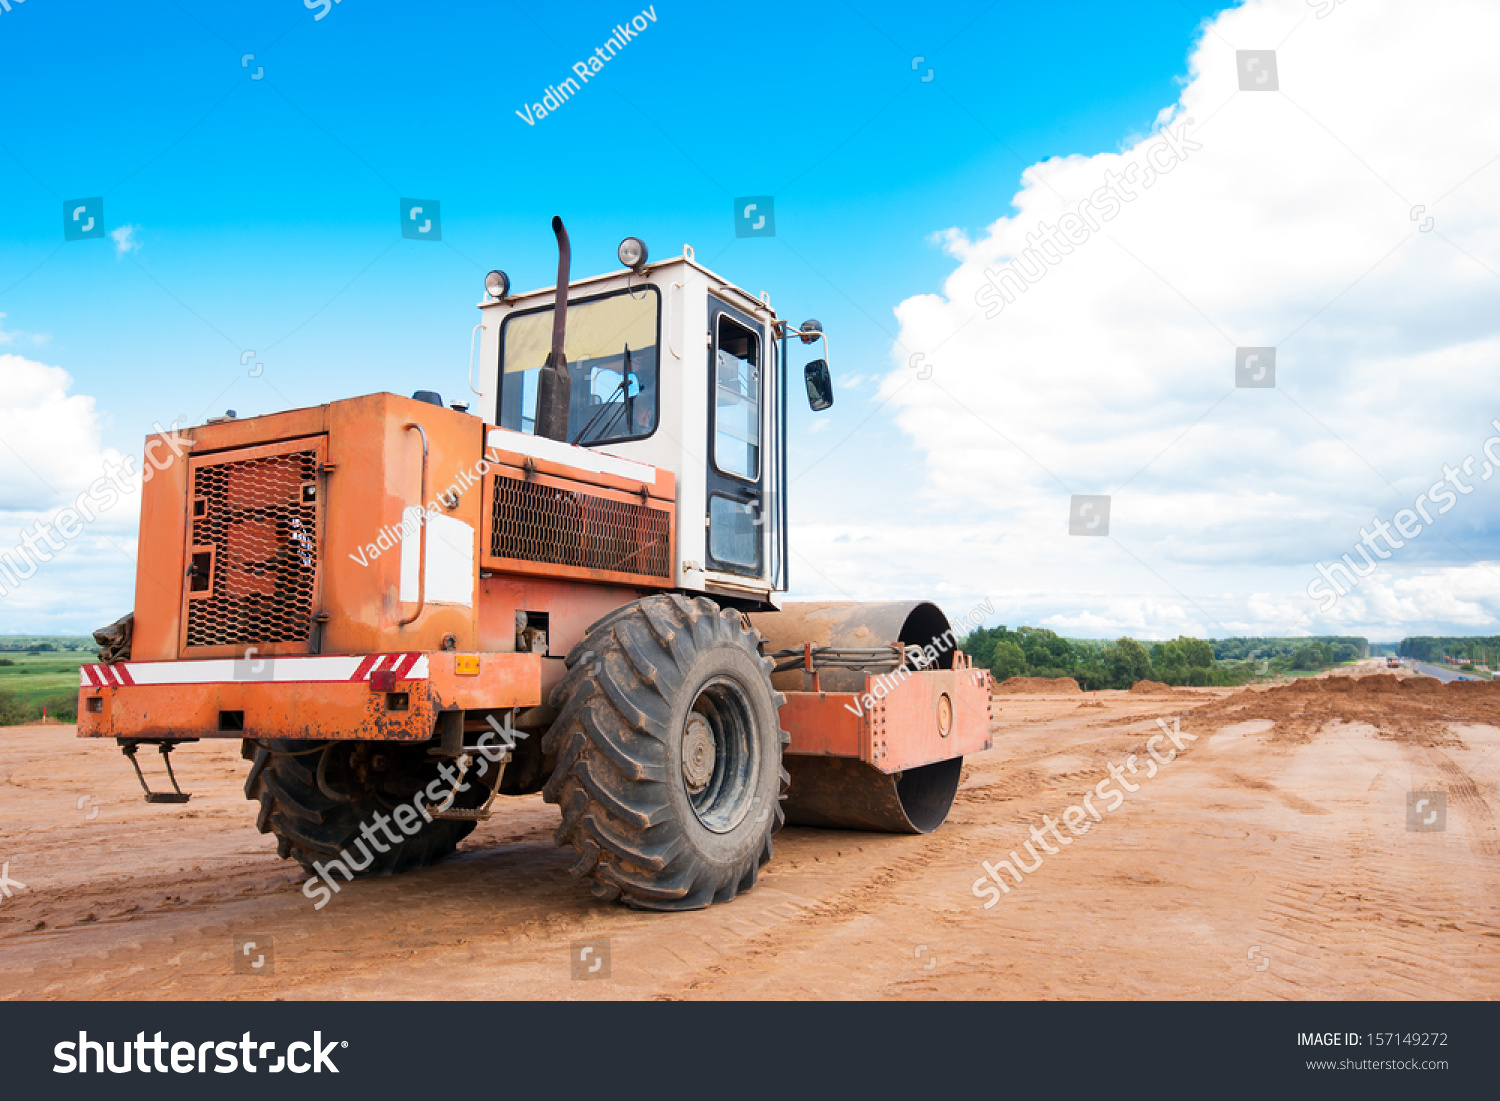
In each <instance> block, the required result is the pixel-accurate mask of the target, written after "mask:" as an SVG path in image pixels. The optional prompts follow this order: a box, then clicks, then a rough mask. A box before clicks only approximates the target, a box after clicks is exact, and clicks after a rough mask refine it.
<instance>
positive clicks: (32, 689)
mask: <svg viewBox="0 0 1500 1101" xmlns="http://www.w3.org/2000/svg"><path fill="white" fill-rule="evenodd" d="M94 660H96V658H95V656H94V651H93V650H88V651H87V652H78V651H73V652H71V653H47V652H43V653H39V654H32V653H24V652H18V651H14V650H0V726H14V725H15V724H17V723H25V722H34V721H36V720H37V719H39V718H41V717H42V708H43V707H46V709H47V715H48V717H50V718H58V719H61V720H63V721H64V722H73V721H74V720H75V719H76V718H77V717H78V667H79V666H80V665H82V664H83V663H84V662H86V661H94ZM7 663H9V664H7Z"/></svg>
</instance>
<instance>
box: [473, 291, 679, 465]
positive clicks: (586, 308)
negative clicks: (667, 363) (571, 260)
mask: <svg viewBox="0 0 1500 1101" xmlns="http://www.w3.org/2000/svg"><path fill="white" fill-rule="evenodd" d="M660 301H661V298H660V293H659V292H658V291H657V289H656V288H655V287H654V286H650V285H649V284H648V285H646V286H641V287H633V288H631V289H629V290H624V291H615V292H613V293H611V294H603V295H597V296H595V297H593V298H584V299H579V300H578V301H570V302H569V303H568V319H567V326H568V331H567V335H566V338H565V339H564V343H563V355H564V357H565V358H566V359H567V361H568V375H569V376H570V377H571V379H572V382H573V386H572V392H571V403H570V405H569V409H568V442H569V443H576V444H585V445H587V444H600V443H610V442H616V441H619V440H638V439H642V438H644V437H646V436H649V435H651V433H652V432H654V431H656V419H657V404H658V403H657V390H658V387H657V382H658V377H657V374H658V357H657V332H658V328H659V316H660ZM552 315H553V307H552V306H545V307H542V308H540V309H535V310H526V311H524V312H522V313H514V314H511V315H510V316H509V317H507V318H506V319H505V322H504V324H503V325H502V327H501V329H500V408H499V410H498V413H499V415H498V417H497V423H498V424H499V425H500V427H502V428H510V429H514V430H515V431H517V432H535V431H536V394H537V379H538V377H539V372H540V370H541V368H542V365H543V364H544V363H546V361H547V353H548V352H549V351H551V349H552Z"/></svg>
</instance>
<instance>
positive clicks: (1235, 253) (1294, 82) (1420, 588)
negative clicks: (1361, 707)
mask: <svg viewBox="0 0 1500 1101" xmlns="http://www.w3.org/2000/svg"><path fill="white" fill-rule="evenodd" d="M1309 14H1310V12H1309V9H1308V8H1307V6H1306V5H1305V4H1303V3H1300V2H1296V0H1276V2H1251V3H1247V4H1246V5H1245V6H1243V7H1240V8H1236V9H1234V10H1231V11H1228V12H1225V13H1223V14H1222V15H1220V16H1218V17H1217V18H1216V19H1214V20H1213V21H1212V23H1211V25H1209V26H1208V27H1207V29H1206V30H1205V33H1204V34H1203V37H1202V38H1201V39H1200V41H1199V43H1198V44H1197V45H1196V47H1195V48H1194V50H1193V52H1192V55H1191V58H1190V63H1189V75H1188V78H1187V79H1186V81H1185V83H1184V87H1183V91H1182V94H1181V97H1180V99H1179V100H1178V102H1177V103H1175V104H1172V105H1167V106H1166V107H1164V108H1163V111H1162V113H1161V115H1160V118H1159V121H1160V122H1161V123H1162V124H1163V125H1164V126H1165V127H1167V128H1168V129H1169V130H1171V131H1173V132H1174V133H1176V134H1177V135H1179V144H1180V146H1182V147H1183V148H1185V150H1186V152H1185V159H1179V160H1178V161H1177V162H1175V163H1174V164H1172V165H1170V168H1169V170H1168V171H1159V172H1155V173H1154V174H1153V175H1152V176H1149V177H1148V176H1146V175H1145V172H1144V171H1143V169H1144V168H1146V167H1149V166H1150V164H1152V163H1154V164H1155V165H1156V166H1157V168H1161V167H1162V164H1163V162H1164V161H1165V155H1164V154H1162V153H1157V154H1154V155H1155V156H1156V157H1157V158H1158V159H1157V160H1156V161H1154V162H1151V161H1148V160H1147V157H1148V154H1150V151H1151V147H1152V146H1153V144H1157V143H1160V142H1161V140H1162V139H1161V138H1160V137H1157V136H1148V137H1146V138H1145V139H1142V140H1139V141H1136V142H1135V143H1134V144H1131V145H1128V146H1126V147H1125V148H1124V149H1123V150H1122V151H1121V152H1118V153H1117V152H1108V153H1099V154H1095V155H1092V156H1085V155H1074V156H1067V157H1058V158H1054V159H1051V160H1048V161H1045V162H1042V163H1040V164H1036V165H1033V166H1031V167H1030V168H1029V169H1027V171H1026V172H1025V173H1024V175H1023V185H1022V188H1021V190H1020V191H1019V192H1018V193H1016V194H1015V195H1014V196H1009V195H997V196H996V208H997V212H998V211H1000V210H1003V209H1005V208H1006V207H1007V206H1009V207H1011V208H1013V209H1012V210H1011V211H1010V212H1008V213H1006V214H1004V215H1003V216H1001V217H999V218H998V219H997V220H996V221H995V222H994V223H992V224H991V225H989V226H988V227H987V228H986V229H985V230H984V231H983V232H980V233H977V234H970V233H967V232H965V231H962V230H960V229H955V228H950V229H945V230H940V231H938V232H937V233H936V235H935V238H934V239H935V240H936V241H937V242H938V243H939V244H940V245H941V247H943V248H944V250H945V251H947V252H948V253H949V254H950V255H951V256H953V257H954V259H955V260H957V261H958V264H957V267H956V268H955V269H954V270H953V272H952V273H951V274H950V275H949V277H948V278H947V280H946V281H945V283H944V285H943V288H942V293H941V294H937V293H932V294H924V295H919V296H917V297H914V298H910V299H907V300H906V301H905V302H902V303H901V304H900V306H899V307H898V309H897V317H898V319H899V322H900V325H901V329H900V334H899V341H898V343H897V345H896V346H895V347H894V348H893V349H892V359H891V363H892V368H893V370H892V371H891V372H890V373H889V374H888V375H887V376H886V378H885V379H884V381H883V383H882V386H881V396H883V397H889V398H890V400H891V406H892V407H893V408H895V409H896V410H898V412H897V413H896V420H897V423H898V425H899V426H900V427H901V429H903V430H904V431H905V432H906V433H907V434H908V435H909V437H910V438H911V441H912V444H913V446H914V448H915V449H916V450H917V451H918V452H919V453H920V454H921V456H922V458H923V460H924V462H925V486H924V492H923V501H924V503H925V505H926V506H927V507H928V508H929V509H931V510H933V511H934V512H935V513H938V514H945V513H946V514H950V515H951V514H953V513H955V512H959V511H962V510H966V509H969V508H972V505H973V502H974V501H975V500H976V499H977V500H982V501H986V502H991V503H992V504H993V508H992V510H991V521H992V527H993V529H994V531H995V542H994V544H993V545H992V546H991V547H989V548H987V549H986V550H985V552H984V553H979V554H975V555H972V556H970V560H969V561H966V562H964V563H962V564H961V566H960V564H959V563H954V564H953V566H954V567H958V568H962V569H965V570H974V571H976V572H975V573H974V575H973V577H974V582H973V583H974V585H975V586H976V587H979V588H989V587H992V585H986V584H985V579H986V578H990V579H994V578H997V577H1002V578H1003V579H1004V580H1005V581H1006V582H1007V583H1013V582H1014V580H1015V579H1016V578H1017V577H1025V578H1026V579H1027V581H1028V588H1033V587H1035V588H1040V589H1042V593H1041V594H1040V595H1041V597H1042V598H1041V600H1039V601H1033V600H1028V601H1027V602H1026V603H1025V604H1024V605H1023V604H1020V603H1017V604H1016V605H1014V606H1013V608H1014V611H1015V613H1021V612H1024V613H1025V614H1026V615H1034V616H1035V618H1032V619H1030V620H1029V621H1030V622H1048V623H1056V624H1057V625H1058V628H1059V629H1062V628H1064V627H1066V628H1067V629H1069V630H1071V631H1074V632H1075V633H1090V634H1092V633H1110V632H1113V631H1116V630H1119V629H1122V628H1125V627H1129V628H1131V629H1134V630H1139V631H1142V632H1146V631H1148V630H1149V631H1153V632H1156V633H1164V632H1170V633H1172V634H1175V633H1177V631H1178V630H1179V629H1186V628H1187V626H1192V625H1194V624H1196V625H1197V626H1198V627H1200V628H1201V629H1202V630H1204V631H1206V632H1207V633H1210V634H1223V633H1226V629H1233V630H1235V631H1236V632H1238V631H1239V630H1240V629H1243V630H1244V631H1246V632H1247V633H1248V632H1250V631H1267V632H1274V633H1290V632H1293V631H1297V632H1299V633H1301V632H1306V631H1309V630H1311V631H1320V630H1323V629H1333V628H1338V629H1342V630H1351V629H1361V630H1371V631H1375V632H1376V634H1377V637H1382V638H1384V637H1390V636H1391V635H1392V634H1396V635H1399V634H1401V633H1404V631H1405V630H1406V626H1405V625H1409V624H1417V623H1423V624H1428V625H1429V626H1437V625H1441V624H1448V625H1450V626H1454V627H1457V626H1460V625H1462V626H1463V629H1465V630H1478V629H1489V630H1493V629H1496V627H1497V623H1500V620H1497V614H1500V592H1495V593H1492V592H1491V591H1490V590H1489V589H1487V588H1485V581H1484V580H1483V579H1484V578H1487V577H1490V576H1491V575H1492V573H1494V571H1492V570H1491V569H1490V568H1489V567H1481V566H1474V565H1471V563H1472V561H1473V560H1474V559H1475V558H1485V557H1487V555H1486V554H1484V553H1481V552H1480V551H1478V550H1475V549H1474V544H1475V543H1476V538H1478V539H1482V538H1483V536H1482V532H1483V531H1484V530H1485V529H1486V527H1487V524H1488V521H1489V520H1490V519H1500V507H1497V502H1496V500H1495V494H1494V492H1493V489H1492V488H1491V487H1490V486H1485V487H1481V490H1482V491H1481V492H1479V493H1476V494H1475V495H1474V496H1473V497H1469V498H1465V500H1464V502H1463V505H1464V509H1465V510H1466V511H1464V512H1455V514H1454V516H1453V520H1454V521H1455V523H1454V524H1453V525H1451V526H1450V529H1449V530H1447V531H1446V532H1444V533H1443V536H1444V538H1441V539H1440V538H1439V537H1438V536H1436V535H1434V536H1431V537H1426V538H1424V540H1423V542H1422V545H1421V546H1420V548H1416V549H1414V550H1413V552H1411V553H1408V554H1407V556H1406V557H1405V558H1397V559H1395V560H1393V561H1392V563H1390V564H1389V565H1387V566H1385V567H1383V569H1382V574H1381V579H1380V580H1375V579H1372V581H1371V582H1367V583H1366V585H1365V586H1362V591H1361V592H1360V593H1359V594H1358V595H1357V596H1353V595H1352V596H1351V597H1349V598H1346V599H1345V601H1343V602H1341V603H1340V605H1339V606H1338V607H1337V608H1336V609H1334V611H1333V612H1332V613H1330V616H1329V617H1321V616H1319V615H1318V614H1317V611H1316V604H1315V603H1314V602H1313V601H1310V600H1309V599H1308V598H1307V597H1306V596H1305V594H1304V593H1303V592H1302V588H1303V586H1304V585H1305V583H1306V580H1307V578H1308V576H1309V575H1310V570H1311V564H1312V562H1314V561H1315V560H1318V559H1327V558H1330V557H1335V556H1337V555H1338V554H1340V553H1342V552H1344V551H1345V550H1347V549H1348V548H1349V546H1350V545H1351V543H1353V542H1354V541H1356V540H1357V539H1358V538H1359V535H1358V529H1359V527H1360V525H1362V524H1368V523H1369V520H1370V517H1371V516H1372V515H1374V514H1375V513H1377V512H1379V513H1380V514H1382V515H1384V516H1386V517H1389V516H1390V515H1391V513H1392V512H1393V511H1394V509H1395V508H1398V507H1401V506H1403V505H1406V504H1409V503H1410V501H1411V499H1412V497H1413V496H1414V495H1415V494H1416V493H1418V492H1420V491H1421V487H1423V486H1426V485H1429V484H1430V483H1431V482H1432V481H1433V480H1434V479H1435V478H1439V477H1442V471H1443V467H1444V464H1456V463H1459V462H1461V461H1462V459H1463V458H1464V457H1465V456H1466V455H1469V454H1474V453H1477V451H1478V448H1479V447H1480V446H1481V445H1482V443H1483V441H1484V439H1485V438H1486V437H1487V436H1488V435H1490V434H1492V430H1491V429H1490V428H1489V426H1488V421H1489V418H1490V417H1491V416H1493V415H1494V414H1495V413H1496V412H1497V411H1500V371H1497V370H1496V367H1497V366H1500V311H1497V310H1496V309H1495V301H1496V296H1497V294H1500V275H1497V273H1500V204H1496V203H1495V202H1494V199H1493V195H1494V191H1495V188H1496V187H1497V186H1500V157H1497V154H1500V113H1497V112H1495V111H1494V110H1493V104H1494V103H1495V102H1496V101H1497V100H1500V68H1497V67H1495V66H1494V65H1493V62H1492V57H1491V54H1492V48H1493V43H1494V42H1495V41H1500V8H1497V7H1496V6H1495V5H1493V4H1486V3H1478V2H1454V3H1450V4H1444V5H1441V6H1427V5H1423V6H1414V5H1409V4H1403V3H1400V2H1399V0H1365V2H1363V3H1361V4H1359V5H1347V6H1341V7H1338V8H1337V10H1336V11H1334V12H1332V13H1331V14H1330V16H1329V18H1326V19H1314V18H1308V16H1309ZM1299 24H1300V25H1299ZM1278 43H1279V44H1280V46H1279V47H1278V49H1277V62H1278V70H1279V81H1280V89H1281V90H1280V92H1264V93H1262V92H1249V91H1246V92H1242V91H1239V90H1238V88H1237V74H1236V57H1235V50H1236V48H1238V49H1264V48H1270V47H1271V46H1276V45H1277V44H1278ZM1189 119H1191V120H1192V122H1191V124H1188V123H1187V120H1189ZM1184 126H1185V135H1186V138H1187V139H1188V140H1191V141H1194V142H1197V143H1199V144H1200V145H1201V148H1200V149H1192V148H1191V147H1190V146H1186V145H1185V143H1183V142H1182V141H1181V136H1182V135H1183V133H1184V129H1183V128H1184ZM1131 162H1136V163H1139V164H1141V165H1142V166H1143V168H1142V169H1137V170H1135V174H1134V175H1132V176H1130V177H1127V178H1128V179H1133V180H1134V181H1135V186H1134V187H1132V186H1131V185H1130V184H1129V183H1126V184H1124V185H1117V186H1122V189H1123V190H1124V191H1125V192H1133V193H1134V197H1133V198H1130V199H1128V200H1125V201H1120V202H1118V203H1117V204H1116V205H1118V207H1119V209H1118V212H1117V213H1115V214H1114V216H1112V217H1110V216H1108V215H1107V214H1106V215H1105V216H1103V217H1101V216H1100V214H1099V212H1100V211H1101V210H1102V209H1105V208H1104V207H1103V206H1102V205H1101V203H1102V197H1099V198H1097V199H1096V200H1095V201H1094V203H1093V204H1091V206H1090V209H1091V210H1093V211H1094V213H1095V220H1096V223H1097V225H1098V229H1097V230H1096V231H1095V230H1085V231H1083V232H1082V233H1081V234H1080V232H1079V230H1078V229H1077V223H1071V222H1070V223H1069V226H1065V227H1064V232H1068V231H1069V229H1070V228H1071V232H1072V233H1073V238H1072V242H1071V244H1070V246H1069V247H1070V248H1071V251H1067V252H1065V250H1064V249H1063V248H1061V247H1058V246H1053V247H1051V248H1050V249H1047V250H1046V251H1049V252H1050V253H1051V254H1052V261H1054V262H1049V261H1047V260H1045V259H1042V258H1040V257H1039V256H1038V255H1037V252H1038V250H1041V249H1042V246H1040V245H1039V244H1038V243H1037V242H1038V241H1039V240H1040V239H1041V235H1044V234H1047V233H1050V232H1051V231H1050V229H1049V228H1048V227H1051V226H1056V225H1058V224H1059V222H1060V220H1061V219H1062V217H1063V215H1064V214H1065V213H1067V212H1068V211H1076V210H1078V209H1079V203H1080V202H1083V201H1086V200H1088V199H1089V197H1090V196H1099V192H1100V189H1101V188H1104V187H1106V186H1107V185H1108V184H1109V182H1110V181H1111V180H1117V179H1118V176H1119V175H1121V174H1124V173H1126V172H1127V171H1130V170H1129V169H1128V168H1127V166H1128V165H1129V164H1130V163H1131ZM1147 179H1150V181H1151V186H1150V187H1144V186H1141V185H1142V184H1143V183H1144V181H1145V180H1147ZM1418 208H1421V209H1418ZM1429 217H1430V218H1432V219H1433V221H1432V223H1431V226H1430V228H1429V229H1426V230H1424V229H1423V228H1422V227H1423V226H1426V225H1428V223H1427V221H1426V219H1427V218H1429ZM1080 237H1081V240H1080ZM1028 242H1030V246H1031V249H1032V251H1031V253H1030V254H1028V253H1027V252H1026V250H1027V248H1028ZM1064 243H1065V244H1067V243H1068V242H1066V241H1065V242H1064ZM1017 257H1021V258H1022V259H1021V260H1020V262H1021V263H1023V264H1029V265H1031V266H1032V270H1033V272H1034V273H1035V272H1044V274H1040V275H1039V276H1038V277H1036V278H1035V279H1034V281H1033V282H1031V283H1030V284H1029V285H1028V286H1027V287H1026V289H1025V290H1024V292H1022V291H1016V292H1014V300H1013V301H1010V302H1008V303H1006V302H1003V300H1001V304H1002V305H1003V309H1001V310H1000V311H999V314H998V316H996V317H993V318H990V319H986V318H985V317H984V316H983V313H984V311H983V309H981V308H980V307H979V306H977V305H976V294H977V293H979V292H980V291H981V288H983V287H985V286H986V283H987V281H986V277H985V270H986V269H987V268H989V269H993V270H996V271H998V270H999V269H1000V268H1001V267H1003V266H1004V265H1005V264H1006V263H1007V262H1009V261H1011V260H1013V259H1015V258H1017ZM985 301H986V302H987V303H988V305H989V306H991V307H993V306H994V305H995V304H996V299H995V298H993V297H987V298H986V300H985ZM1237 346H1245V347H1261V346H1274V347H1276V350H1277V354H1276V388H1275V389H1241V388H1236V386H1235V374H1234V365H1235V349H1236V347H1237ZM939 347H941V353H940V354H937V349H938V348H939ZM914 352H925V353H926V354H927V356H928V357H929V358H930V359H931V360H932V362H933V365H934V370H933V376H932V378H931V380H919V379H917V378H915V377H914V376H913V374H912V372H911V371H909V370H905V369H904V368H905V366H906V363H907V361H908V357H909V356H910V355H911V354H912V353H914ZM1195 422H1196V423H1195ZM1492 484H1493V483H1492ZM1070 492H1071V493H1113V495H1114V501H1113V510H1112V516H1111V534H1112V536H1114V537H1115V541H1117V542H1115V544H1114V545H1111V543H1112V541H1111V540H1094V539H1080V538H1071V539H1070V538H1068V537H1066V536H1065V535H1062V534H1061V533H1062V532H1063V531H1064V530H1065V527H1066V516H1067V508H1068V495H1069V493H1070ZM906 522H908V523H914V522H916V521H911V520H908V521H906ZM1461 524H1464V525H1468V526H1469V529H1470V530H1468V531H1465V530H1464V529H1463V528H1461V527H1460V525H1461ZM887 530H888V529H887ZM922 530H923V531H927V530H930V525H927V524H925V523H923V524H922ZM1476 532H1479V533H1481V534H1480V535H1479V536H1477V537H1476V534H1475V533H1476ZM1449 540H1451V542H1448V541H1449ZM887 541H889V539H888V537H887ZM1453 544H1459V545H1460V546H1461V547H1465V548H1466V549H1467V552H1466V551H1465V550H1455V549H1454V546H1453ZM852 545H853V546H856V547H857V546H859V543H858V542H857V541H856V542H855V543H854V544H852ZM1101 545H1102V547H1101ZM1418 550H1419V551H1420V554H1421V557H1417V553H1416V552H1417V551H1418ZM871 557H873V554H872V555H871ZM1488 557H1493V555H1488ZM849 565H850V566H852V565H853V563H850V564H849ZM859 568H860V569H867V568H868V562H867V561H866V562H863V563H861V565H860V567H859ZM951 568H953V567H950V569H951ZM930 576H932V577H933V578H934V579H937V578H942V577H952V576H954V575H953V574H952V573H951V572H949V571H948V570H936V569H934V570H933V571H932V573H931V575H930ZM1497 576H1500V575H1497ZM1083 579H1086V583H1084V581H1083ZM1034 581H1036V582H1040V584H1036V585H1033V582H1034ZM1366 589H1368V591H1364V590H1366ZM1205 593H1214V594H1217V595H1214V596H1212V597H1210V596H1205V595H1203V594H1205ZM1007 614H1010V613H1007ZM1011 618H1012V620H1015V619H1017V618H1018V614H1011ZM1187 621H1192V622H1187ZM1185 623H1186V625H1184V624H1185ZM1094 628H1097V630H1095V629H1094Z"/></svg>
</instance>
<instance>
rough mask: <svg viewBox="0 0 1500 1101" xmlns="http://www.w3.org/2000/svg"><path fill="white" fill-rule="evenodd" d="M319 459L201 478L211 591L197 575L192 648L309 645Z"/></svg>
mask: <svg viewBox="0 0 1500 1101" xmlns="http://www.w3.org/2000/svg"><path fill="white" fill-rule="evenodd" d="M317 466H318V463H317V452H315V451H294V452H290V453H288V454H285V455H271V456H268V457H266V458H260V459H244V460H241V461H239V462H233V461H230V462H223V463H218V464H215V465H213V466H201V467H199V468H198V469H197V470H195V471H194V472H193V502H192V525H193V530H192V545H191V546H190V547H189V548H188V553H189V556H190V558H191V560H192V561H193V562H194V563H195V566H197V565H200V564H204V565H206V561H205V560H206V558H207V553H208V552H209V550H210V548H212V573H211V575H210V576H211V581H212V585H211V588H210V589H208V590H206V591H207V595H204V596H193V592H194V586H195V585H202V584H205V582H204V581H203V580H202V579H201V577H202V574H201V571H199V573H198V576H196V577H195V575H194V574H192V573H190V574H189V576H188V582H187V584H188V590H189V595H190V597H192V599H189V600H188V614H187V645H188V646H233V645H241V644H247V643H264V642H302V641H305V640H306V639H307V638H308V637H309V636H310V635H311V633H312V615H313V591H314V583H315V581H316V579H317V571H318V548H317V541H316V540H317V531H318V522H317V521H318V501H317Z"/></svg>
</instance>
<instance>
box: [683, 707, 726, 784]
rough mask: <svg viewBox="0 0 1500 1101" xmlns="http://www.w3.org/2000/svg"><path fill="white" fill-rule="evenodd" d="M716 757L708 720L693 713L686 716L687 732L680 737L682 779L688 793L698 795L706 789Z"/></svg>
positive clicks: (712, 774)
mask: <svg viewBox="0 0 1500 1101" xmlns="http://www.w3.org/2000/svg"><path fill="white" fill-rule="evenodd" d="M717 757H718V753H717V752H716V750H715V746H714V735H713V731H712V730H711V729H710V728H709V725H708V720H707V719H705V718H704V717H703V716H702V715H700V714H698V713H697V712H694V713H693V714H692V715H690V716H688V721H687V730H686V732H684V734H683V736H682V779H683V782H684V783H686V784H687V789H688V791H690V792H691V793H692V794H694V795H698V794H700V793H701V792H702V791H703V790H704V789H705V788H707V787H708V782H709V781H710V780H712V779H713V776H714V762H715V760H716V758H717Z"/></svg>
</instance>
